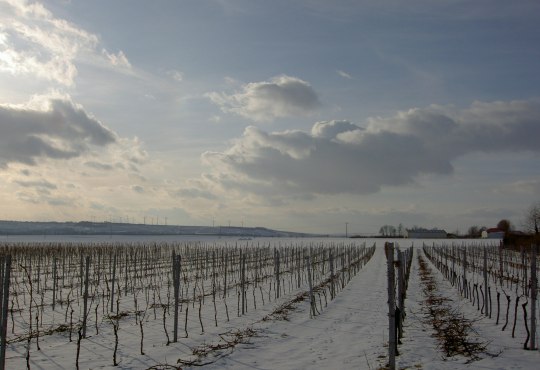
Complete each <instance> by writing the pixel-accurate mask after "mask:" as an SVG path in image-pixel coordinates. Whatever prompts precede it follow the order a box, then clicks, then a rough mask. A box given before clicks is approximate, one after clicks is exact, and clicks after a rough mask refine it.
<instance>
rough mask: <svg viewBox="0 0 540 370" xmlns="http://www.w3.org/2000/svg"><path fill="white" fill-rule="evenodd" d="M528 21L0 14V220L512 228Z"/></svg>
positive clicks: (112, 8)
mask: <svg viewBox="0 0 540 370" xmlns="http://www.w3.org/2000/svg"><path fill="white" fill-rule="evenodd" d="M539 20H540V2H538V1H534V0H523V1H519V2H507V1H502V0H479V1H474V2H469V1H464V0H441V1H428V0H411V1H407V2H403V1H398V0H381V1H354V0H335V1H331V2H328V1H322V0H289V1H282V0H276V1H262V0H197V1H195V0H186V1H172V0H169V1H155V2H148V1H142V0H130V1H128V0H113V1H111V0H108V1H105V0H94V1H83V0H46V1H39V2H36V1H30V0H0V200H1V203H2V207H1V209H0V219H4V220H20V221H82V220H89V221H111V220H115V221H118V220H127V219H129V220H131V221H133V222H136V223H143V220H145V219H146V223H150V220H155V221H157V218H159V219H160V220H161V223H163V222H164V220H165V219H166V220H167V223H168V224H169V225H171V224H175V225H205V226H212V225H216V226H217V225H223V226H228V225H229V224H230V225H232V226H242V225H244V226H246V227H256V226H264V227H268V228H272V229H278V230H286V231H298V232H308V233H321V234H325V233H334V234H335V233H343V232H344V231H345V227H346V226H345V225H346V224H347V230H348V232H349V233H351V234H352V233H365V234H376V233H377V232H378V230H379V228H380V227H381V226H383V225H385V224H390V225H395V226H397V225H398V224H400V223H401V224H403V226H404V227H406V228H410V227H413V226H422V227H426V228H443V229H445V230H447V231H448V232H455V231H459V232H461V233H465V232H466V231H467V229H468V228H469V227H470V226H473V225H477V226H486V227H495V226H496V224H497V222H498V221H499V220H501V219H503V218H504V219H509V220H510V221H511V222H512V224H513V225H515V226H516V228H518V229H519V228H520V227H521V224H522V222H523V220H524V218H525V213H526V211H527V209H528V208H529V207H530V206H531V205H532V204H534V203H537V202H539V201H540V196H539V194H540V166H539V159H540V142H539V141H540V140H539V139H540V72H539V71H538V64H539V61H540V47H539V45H540V22H539Z"/></svg>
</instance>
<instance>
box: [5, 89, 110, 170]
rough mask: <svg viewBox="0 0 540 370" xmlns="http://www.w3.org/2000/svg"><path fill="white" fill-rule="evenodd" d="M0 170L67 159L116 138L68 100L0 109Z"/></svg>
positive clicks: (62, 99) (7, 106)
mask: <svg viewBox="0 0 540 370" xmlns="http://www.w3.org/2000/svg"><path fill="white" fill-rule="evenodd" d="M0 134H1V135H0V168H1V167H5V166H6V165H7V164H8V163H10V162H19V163H24V164H28V165H34V164H36V160H37V159H39V158H52V159H68V158H74V157H78V156H81V155H82V154H83V153H86V152H88V151H89V150H90V149H91V147H95V146H97V147H104V146H107V145H108V144H112V143H115V142H117V140H118V138H117V135H116V134H115V133H114V132H113V131H111V130H110V129H108V128H107V127H105V126H104V125H102V124H101V123H100V122H99V121H98V120H97V119H95V118H94V117H92V116H91V115H89V114H88V113H87V112H86V111H85V110H84V109H83V108H82V107H81V106H80V105H77V104H75V103H73V102H72V101H71V100H69V99H68V98H56V97H55V98H46V97H42V98H36V99H34V100H33V101H32V102H30V103H28V104H27V105H26V106H12V105H0Z"/></svg>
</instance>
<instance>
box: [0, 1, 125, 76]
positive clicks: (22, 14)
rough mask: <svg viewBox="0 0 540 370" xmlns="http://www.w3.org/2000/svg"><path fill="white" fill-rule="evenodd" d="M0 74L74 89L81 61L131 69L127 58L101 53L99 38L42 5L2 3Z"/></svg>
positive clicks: (0, 13) (0, 17)
mask: <svg viewBox="0 0 540 370" xmlns="http://www.w3.org/2000/svg"><path fill="white" fill-rule="evenodd" d="M0 24H1V25H2V27H1V28H0V72H6V73H10V74H12V75H16V76H30V77H32V78H38V79H41V80H47V81H51V82H55V83H57V84H60V85H63V86H72V85H73V84H74V81H75V78H76V76H77V72H78V71H77V67H76V61H77V59H80V60H84V62H85V63H88V62H92V63H95V64H98V65H101V66H103V67H109V68H119V67H120V68H124V69H126V68H130V67H131V65H130V63H129V61H128V59H127V57H126V55H125V54H124V53H123V52H122V51H119V52H118V53H116V54H114V53H110V52H108V51H107V50H105V49H102V48H101V50H100V48H99V47H98V46H99V43H100V41H99V38H98V36H96V35H94V34H92V33H90V32H87V31H85V30H83V29H81V28H79V27H77V26H76V25H75V24H73V23H70V22H68V21H66V20H64V19H59V18H56V17H54V15H53V14H52V13H51V12H50V11H49V10H48V9H46V8H45V7H44V6H43V5H42V4H40V3H38V2H30V1H27V0H9V1H4V2H3V3H0Z"/></svg>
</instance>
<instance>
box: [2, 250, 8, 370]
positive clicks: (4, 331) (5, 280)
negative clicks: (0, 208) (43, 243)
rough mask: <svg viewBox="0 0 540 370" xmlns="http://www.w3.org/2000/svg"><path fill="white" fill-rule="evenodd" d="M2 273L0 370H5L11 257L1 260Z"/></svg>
mask: <svg viewBox="0 0 540 370" xmlns="http://www.w3.org/2000/svg"><path fill="white" fill-rule="evenodd" d="M1 265H2V266H1V267H2V273H1V274H0V275H1V276H0V289H1V294H0V305H1V308H2V313H1V314H2V316H1V317H0V320H1V321H0V370H4V369H5V364H6V335H7V321H8V311H9V281H10V278H11V256H9V255H8V256H6V257H3V258H2V263H1Z"/></svg>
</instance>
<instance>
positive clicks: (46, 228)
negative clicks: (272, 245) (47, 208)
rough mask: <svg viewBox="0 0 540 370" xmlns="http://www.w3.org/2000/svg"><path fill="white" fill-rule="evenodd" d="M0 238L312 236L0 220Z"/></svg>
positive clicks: (266, 231) (249, 229) (222, 228)
mask: <svg viewBox="0 0 540 370" xmlns="http://www.w3.org/2000/svg"><path fill="white" fill-rule="evenodd" d="M0 235H221V236H239V237H242V236H244V237H247V236H249V237H306V236H317V235H314V234H305V233H295V232H288V231H278V230H272V229H267V228H265V227H235V226H230V227H227V226H218V227H211V226H174V225H143V224H127V223H116V222H90V221H81V222H25V221H1V220H0Z"/></svg>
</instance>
